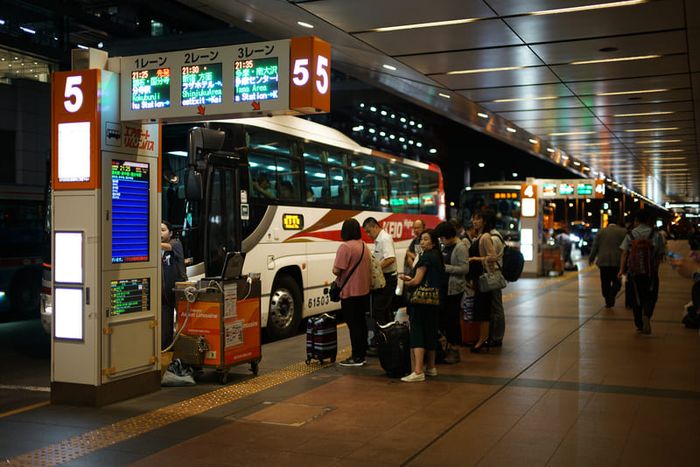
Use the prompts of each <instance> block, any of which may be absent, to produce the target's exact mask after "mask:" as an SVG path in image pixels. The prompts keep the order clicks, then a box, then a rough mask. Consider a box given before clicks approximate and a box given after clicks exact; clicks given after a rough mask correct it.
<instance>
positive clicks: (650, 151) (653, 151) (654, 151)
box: [642, 149, 685, 154]
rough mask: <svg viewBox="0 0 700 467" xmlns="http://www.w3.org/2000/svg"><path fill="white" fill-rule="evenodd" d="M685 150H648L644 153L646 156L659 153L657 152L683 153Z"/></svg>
mask: <svg viewBox="0 0 700 467" xmlns="http://www.w3.org/2000/svg"><path fill="white" fill-rule="evenodd" d="M683 151H685V149H646V150H644V151H642V152H643V153H645V154H649V153H652V154H653V153H657V152H683Z"/></svg>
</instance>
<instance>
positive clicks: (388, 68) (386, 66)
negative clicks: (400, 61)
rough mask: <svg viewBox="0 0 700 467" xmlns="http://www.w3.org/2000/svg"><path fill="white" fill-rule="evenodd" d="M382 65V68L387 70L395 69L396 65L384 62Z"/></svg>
mask: <svg viewBox="0 0 700 467" xmlns="http://www.w3.org/2000/svg"><path fill="white" fill-rule="evenodd" d="M382 66H383V67H384V68H386V69H387V70H391V71H396V67H395V66H392V65H387V64H386V63H385V64H384V65H382Z"/></svg>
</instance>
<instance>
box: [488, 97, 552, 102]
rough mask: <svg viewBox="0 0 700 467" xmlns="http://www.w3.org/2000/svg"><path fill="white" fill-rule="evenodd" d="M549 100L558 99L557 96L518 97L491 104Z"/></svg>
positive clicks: (499, 100) (498, 100) (497, 100)
mask: <svg viewBox="0 0 700 467" xmlns="http://www.w3.org/2000/svg"><path fill="white" fill-rule="evenodd" d="M549 99H559V97H558V96H542V97H519V98H513V99H496V100H495V101H491V102H521V101H546V100H549Z"/></svg>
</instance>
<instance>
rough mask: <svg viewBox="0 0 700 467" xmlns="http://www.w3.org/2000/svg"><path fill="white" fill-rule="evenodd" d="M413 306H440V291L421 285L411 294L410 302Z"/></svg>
mask: <svg viewBox="0 0 700 467" xmlns="http://www.w3.org/2000/svg"><path fill="white" fill-rule="evenodd" d="M409 301H410V303H411V304H412V305H432V306H437V305H440V291H439V290H438V289H437V288H435V287H428V286H427V285H420V286H418V288H417V289H416V290H415V291H414V292H413V293H412V294H411V299H410V300H409Z"/></svg>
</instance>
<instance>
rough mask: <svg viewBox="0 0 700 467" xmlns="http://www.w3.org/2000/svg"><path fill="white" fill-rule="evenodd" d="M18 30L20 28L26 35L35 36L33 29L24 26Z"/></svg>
mask: <svg viewBox="0 0 700 467" xmlns="http://www.w3.org/2000/svg"><path fill="white" fill-rule="evenodd" d="M19 28H20V29H21V30H22V31H24V32H26V33H28V34H36V31H35V30H34V29H31V28H27V27H24V26H20V27H19Z"/></svg>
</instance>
